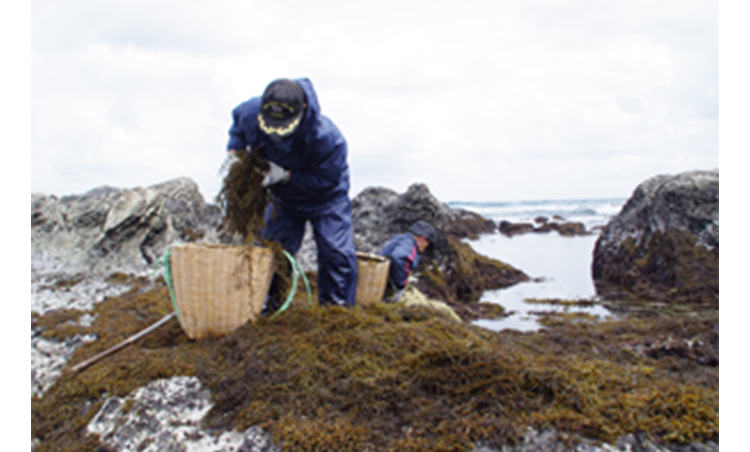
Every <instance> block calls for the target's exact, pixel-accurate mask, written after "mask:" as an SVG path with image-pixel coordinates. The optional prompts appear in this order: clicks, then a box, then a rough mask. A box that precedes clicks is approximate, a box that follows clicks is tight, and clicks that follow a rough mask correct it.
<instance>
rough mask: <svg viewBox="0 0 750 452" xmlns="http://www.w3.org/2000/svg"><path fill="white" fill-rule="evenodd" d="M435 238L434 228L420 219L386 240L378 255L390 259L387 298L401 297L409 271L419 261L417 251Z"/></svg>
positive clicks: (424, 247)
mask: <svg viewBox="0 0 750 452" xmlns="http://www.w3.org/2000/svg"><path fill="white" fill-rule="evenodd" d="M435 239H436V232H435V228H433V227H432V225H430V224H429V223H427V222H426V221H421V220H420V221H417V222H416V223H414V224H412V225H411V227H409V231H408V232H404V233H402V234H396V235H394V236H392V237H391V238H390V239H389V240H388V242H386V244H385V245H384V246H383V248H382V249H381V251H380V255H381V256H384V257H387V258H388V259H389V260H390V269H389V271H388V289H389V290H388V296H387V298H390V299H391V300H392V301H397V300H398V299H399V298H400V297H401V294H402V293H403V290H404V289H405V288H406V286H407V284H408V282H409V275H410V274H411V271H412V270H413V269H414V268H416V266H417V264H418V263H419V253H421V252H423V251H424V250H426V249H427V247H428V246H430V245H431V244H432V243H433V242H435ZM391 294H393V295H391Z"/></svg>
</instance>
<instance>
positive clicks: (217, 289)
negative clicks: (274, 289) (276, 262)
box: [170, 243, 273, 339]
mask: <svg viewBox="0 0 750 452" xmlns="http://www.w3.org/2000/svg"><path fill="white" fill-rule="evenodd" d="M170 254H171V256H170V266H171V271H172V280H173V286H174V295H175V303H176V305H177V306H176V307H177V313H178V315H179V318H180V324H181V325H182V329H183V330H184V331H185V334H187V336H188V337H189V338H191V339H202V338H204V337H217V336H222V335H224V334H228V333H231V332H232V331H234V330H235V329H237V328H238V327H240V326H242V325H244V324H245V323H247V322H248V321H255V319H256V318H257V316H258V315H260V311H261V310H262V309H263V304H264V302H265V298H266V295H267V294H268V289H269V286H270V284H271V277H272V276H273V253H272V252H271V251H270V250H268V249H266V248H261V247H251V246H229V245H216V244H197V243H189V244H176V245H173V246H172V248H171V251H170Z"/></svg>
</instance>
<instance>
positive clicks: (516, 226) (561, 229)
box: [498, 216, 591, 237]
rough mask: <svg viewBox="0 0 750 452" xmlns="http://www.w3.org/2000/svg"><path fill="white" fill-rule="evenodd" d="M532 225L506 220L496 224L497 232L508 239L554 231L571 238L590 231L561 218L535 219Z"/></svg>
mask: <svg viewBox="0 0 750 452" xmlns="http://www.w3.org/2000/svg"><path fill="white" fill-rule="evenodd" d="M534 223H535V224H536V226H535V225H534V224H532V223H525V222H521V223H512V222H510V221H508V220H502V221H501V222H500V223H499V224H498V230H499V231H500V232H501V233H502V234H505V235H506V236H508V237H513V236H515V235H520V234H528V233H530V232H536V233H545V232H553V231H556V232H557V233H559V234H560V235H562V236H565V237H571V236H576V235H588V234H591V231H587V230H586V226H585V225H584V224H583V223H581V222H579V221H564V220H563V219H562V218H561V217H559V216H555V221H549V219H548V218H547V217H543V216H542V217H537V218H535V219H534Z"/></svg>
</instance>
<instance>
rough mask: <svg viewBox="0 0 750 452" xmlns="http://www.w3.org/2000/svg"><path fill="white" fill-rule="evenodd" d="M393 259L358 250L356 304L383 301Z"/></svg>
mask: <svg viewBox="0 0 750 452" xmlns="http://www.w3.org/2000/svg"><path fill="white" fill-rule="evenodd" d="M390 265H391V261H390V259H387V258H385V257H383V256H378V255H375V254H369V253H363V252H360V251H357V271H358V273H359V276H358V277H357V298H356V304H358V305H365V306H366V305H370V304H373V303H375V302H378V301H383V297H384V296H385V285H386V282H387V281H388V270H389V268H390Z"/></svg>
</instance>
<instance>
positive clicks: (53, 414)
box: [32, 281, 719, 452]
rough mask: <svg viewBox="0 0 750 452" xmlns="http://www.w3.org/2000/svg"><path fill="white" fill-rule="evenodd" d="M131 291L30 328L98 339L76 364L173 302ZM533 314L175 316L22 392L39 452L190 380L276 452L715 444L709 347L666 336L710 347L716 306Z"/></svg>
mask: <svg viewBox="0 0 750 452" xmlns="http://www.w3.org/2000/svg"><path fill="white" fill-rule="evenodd" d="M139 284H141V283H139V282H138V281H136V284H135V287H134V288H133V289H132V290H131V291H129V292H128V293H126V294H124V295H122V296H120V297H118V298H113V299H109V300H106V301H104V302H102V303H99V304H97V306H96V307H95V308H94V312H93V314H94V316H95V317H96V321H95V322H94V323H93V325H91V326H89V327H86V326H79V325H77V324H75V323H72V322H71V321H74V320H75V319H77V318H78V317H80V316H81V315H82V314H83V313H81V312H77V311H58V312H52V313H49V314H46V315H44V316H35V317H34V318H33V322H34V323H35V326H36V327H38V328H41V329H42V330H43V334H44V335H45V336H46V337H49V338H54V339H62V338H63V337H66V336H69V335H72V334H91V333H93V334H96V335H97V336H98V337H99V338H100V339H99V340H98V341H95V342H92V343H88V344H86V345H84V346H82V347H81V348H80V349H78V350H77V351H76V352H75V353H74V355H73V357H72V359H71V360H70V365H71V366H72V365H75V363H77V362H80V361H83V360H84V359H86V358H88V357H90V356H92V355H94V354H96V353H98V352H100V351H102V350H104V349H106V348H108V347H110V346H111V345H113V344H115V343H117V342H119V341H121V340H123V339H125V338H126V337H128V336H129V335H132V334H133V333H135V332H137V331H139V330H140V329H141V328H143V326H145V325H148V324H150V323H153V322H154V321H156V320H158V319H159V318H161V317H162V316H163V315H164V314H166V313H168V312H170V311H171V309H172V308H171V303H170V301H169V293H168V289H167V288H166V286H165V285H164V284H163V283H162V282H160V281H159V282H157V284H156V286H155V287H153V286H150V287H147V285H146V284H145V283H143V284H141V287H138V286H139ZM546 323H547V325H548V326H547V328H545V329H544V330H542V331H540V332H535V333H518V332H510V331H509V332H500V333H497V332H492V331H488V330H484V329H481V328H478V327H475V326H472V325H470V324H466V323H462V322H456V321H454V320H449V319H447V318H444V317H442V316H441V315H439V314H437V313H436V312H435V311H430V310H429V309H426V308H405V307H403V306H399V305H398V304H382V303H380V304H375V305H373V306H369V307H360V306H357V307H354V308H339V307H327V308H321V307H318V306H315V307H313V308H312V309H304V308H301V307H297V306H296V305H293V307H292V308H291V309H290V310H289V311H287V312H285V314H284V315H282V316H279V317H278V318H276V319H273V320H270V319H268V318H261V319H260V320H259V321H258V322H256V323H254V324H248V325H245V326H243V327H242V328H240V329H238V330H236V331H235V332H234V333H232V334H230V335H227V336H224V337H221V338H217V339H204V340H200V341H191V340H189V339H188V338H187V337H186V336H185V335H184V334H183V332H182V330H181V329H180V327H179V325H178V323H177V322H176V321H175V322H173V323H170V324H168V325H166V326H165V327H162V328H161V329H160V330H157V331H156V332H154V333H152V334H151V335H149V336H147V337H146V338H144V339H142V340H141V341H139V342H137V343H135V344H133V345H131V346H130V347H128V348H126V349H124V350H122V351H120V352H119V353H118V354H115V355H113V356H110V357H108V358H106V359H104V360H102V361H100V362H97V363H95V364H93V365H92V366H91V367H89V368H88V369H87V370H85V371H83V372H81V373H78V374H73V373H71V372H70V371H64V373H63V375H62V377H61V378H60V379H59V380H58V381H57V383H55V384H54V385H53V386H52V387H51V388H50V389H49V390H48V391H47V393H46V394H45V395H44V396H43V397H42V398H34V399H33V400H32V435H33V437H35V438H39V439H40V440H41V445H40V446H39V447H38V449H37V450H38V451H56V452H58V451H86V450H91V451H93V450H97V447H100V444H98V441H97V438H96V437H95V436H87V435H86V434H85V427H86V425H87V423H88V422H89V421H90V420H91V419H92V417H93V416H94V415H95V413H96V412H97V411H98V410H99V409H100V408H101V406H102V404H103V400H104V398H105V397H110V396H120V397H124V396H126V395H128V394H129V393H130V392H131V391H133V390H135V389H137V388H139V387H142V386H145V385H146V384H147V383H149V382H150V381H152V380H155V379H160V378H168V377H172V376H181V375H194V376H197V377H198V378H199V379H200V380H201V381H202V383H203V384H204V386H205V387H208V388H210V390H211V392H212V395H213V398H214V401H215V406H214V407H213V409H212V410H211V411H210V412H209V413H208V415H207V416H206V418H204V420H203V423H204V424H205V425H204V426H205V427H206V428H218V429H232V428H234V429H237V430H239V431H244V430H245V429H247V428H249V427H250V426H256V425H257V426H261V427H263V428H265V429H267V430H268V431H269V432H271V433H272V435H273V437H274V439H275V441H277V443H279V444H280V445H281V446H282V448H283V449H284V450H285V451H297V450H299V451H323V450H326V451H328V450H337V451H365V450H384V451H385V450H394V451H396V450H398V451H423V450H432V451H456V450H470V449H471V448H472V445H473V444H476V443H477V442H478V441H482V442H483V443H485V444H490V445H495V446H501V445H510V444H513V443H514V442H516V441H518V439H519V438H520V437H521V436H522V435H523V433H524V432H525V431H526V428H527V427H535V428H537V429H545V428H553V429H556V430H558V431H560V432H567V434H569V435H570V437H571V439H574V438H575V437H576V435H581V436H583V437H587V438H590V439H595V440H601V441H607V442H611V441H613V440H615V439H616V438H618V437H620V436H622V435H625V434H628V433H634V432H643V433H645V434H646V435H648V436H650V437H651V438H653V439H654V440H657V441H660V442H663V443H670V442H678V443H688V442H693V441H698V442H701V441H708V440H713V441H718V435H719V424H718V422H719V420H718V410H719V393H718V354H717V355H716V360H715V361H708V362H706V361H704V360H700V359H696V356H695V355H690V354H689V353H679V352H678V353H671V352H669V351H670V350H672V349H671V348H670V347H668V346H666V345H665V344H669V343H692V344H696V343H701V342H705V343H713V342H714V341H715V342H716V347H717V348H716V349H717V350H718V313H717V312H716V311H707V312H702V313H698V314H696V313H691V314H687V313H686V314H685V315H683V316H680V315H675V313H670V315H668V316H666V315H656V314H649V315H639V316H636V317H627V318H622V319H612V320H608V321H600V322H593V321H591V319H588V318H586V317H585V316H570V315H558V316H550V317H548V318H547V321H546ZM714 336H715V337H714ZM659 344H661V345H659ZM659 350H661V351H662V352H661V353H660V352H658V351H659Z"/></svg>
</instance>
